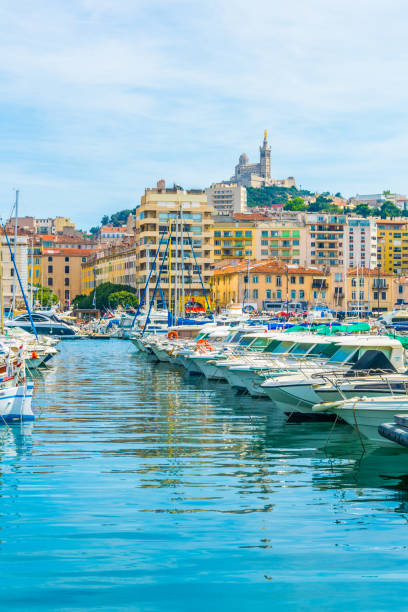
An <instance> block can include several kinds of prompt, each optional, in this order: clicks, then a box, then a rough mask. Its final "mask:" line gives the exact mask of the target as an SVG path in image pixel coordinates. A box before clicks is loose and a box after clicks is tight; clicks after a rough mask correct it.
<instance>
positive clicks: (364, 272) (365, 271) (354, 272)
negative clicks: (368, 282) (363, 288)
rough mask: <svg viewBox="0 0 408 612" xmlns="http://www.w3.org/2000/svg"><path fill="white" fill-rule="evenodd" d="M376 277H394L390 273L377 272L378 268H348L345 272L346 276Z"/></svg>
mask: <svg viewBox="0 0 408 612" xmlns="http://www.w3.org/2000/svg"><path fill="white" fill-rule="evenodd" d="M377 275H378V276H394V274H392V273H391V272H385V271H384V270H381V269H380V271H379V272H378V268H371V270H370V269H369V268H349V269H348V270H347V276H371V277H372V278H376V277H377Z"/></svg>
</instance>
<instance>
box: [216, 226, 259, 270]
mask: <svg viewBox="0 0 408 612" xmlns="http://www.w3.org/2000/svg"><path fill="white" fill-rule="evenodd" d="M256 227H257V226H256V222H255V221H252V220H239V219H235V218H234V217H222V216H219V217H214V226H213V230H214V238H213V246H214V260H215V261H221V260H223V259H256V236H257V232H256Z"/></svg>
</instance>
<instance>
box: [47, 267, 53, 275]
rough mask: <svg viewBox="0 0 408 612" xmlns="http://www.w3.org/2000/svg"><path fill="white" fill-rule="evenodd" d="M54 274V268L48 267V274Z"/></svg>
mask: <svg viewBox="0 0 408 612" xmlns="http://www.w3.org/2000/svg"><path fill="white" fill-rule="evenodd" d="M52 272H53V267H52V266H48V274H52Z"/></svg>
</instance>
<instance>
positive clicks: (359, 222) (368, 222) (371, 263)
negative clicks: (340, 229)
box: [344, 217, 377, 269]
mask: <svg viewBox="0 0 408 612" xmlns="http://www.w3.org/2000/svg"><path fill="white" fill-rule="evenodd" d="M344 257H345V260H346V266H347V267H348V268H356V267H363V268H371V269H373V268H375V267H376V265H377V221H376V220H375V219H372V218H369V219H364V218H359V217H348V218H347V225H346V226H345V228H344Z"/></svg>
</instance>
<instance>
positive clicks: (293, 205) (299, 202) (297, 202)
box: [283, 196, 307, 210]
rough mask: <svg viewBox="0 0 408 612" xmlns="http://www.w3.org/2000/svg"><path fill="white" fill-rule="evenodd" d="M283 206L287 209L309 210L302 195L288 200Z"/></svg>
mask: <svg viewBox="0 0 408 612" xmlns="http://www.w3.org/2000/svg"><path fill="white" fill-rule="evenodd" d="M283 208H284V209H285V210H307V206H306V204H305V201H304V199H303V198H301V197H300V196H297V197H295V198H292V199H291V200H288V202H287V203H286V204H285V206H284V207H283Z"/></svg>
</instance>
